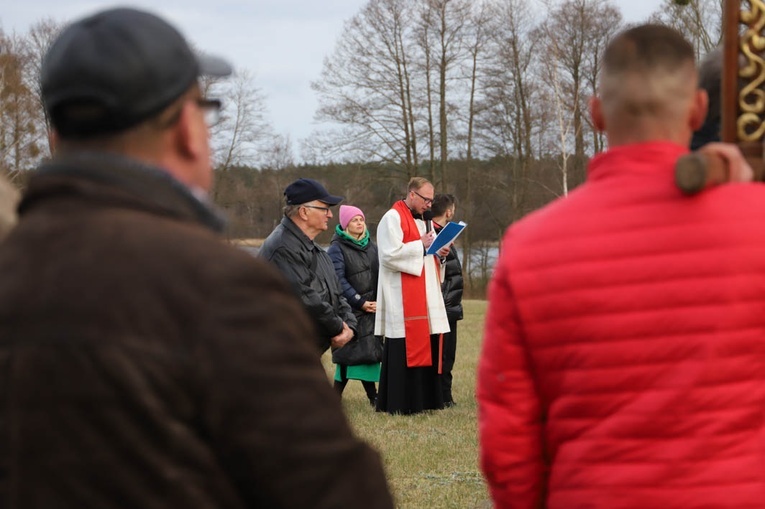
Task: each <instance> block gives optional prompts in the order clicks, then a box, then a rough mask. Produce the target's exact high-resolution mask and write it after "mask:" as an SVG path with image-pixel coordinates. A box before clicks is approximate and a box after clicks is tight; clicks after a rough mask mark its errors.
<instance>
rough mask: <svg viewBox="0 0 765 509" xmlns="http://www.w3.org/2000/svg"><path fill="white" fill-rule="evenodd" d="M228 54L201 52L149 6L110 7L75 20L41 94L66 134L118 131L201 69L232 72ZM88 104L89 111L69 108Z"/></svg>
mask: <svg viewBox="0 0 765 509" xmlns="http://www.w3.org/2000/svg"><path fill="white" fill-rule="evenodd" d="M231 72H232V68H231V66H230V65H229V64H228V63H227V62H225V61H224V60H222V59H220V58H217V57H212V56H207V55H196V54H195V53H194V52H193V51H192V50H191V48H190V47H189V45H188V43H187V42H186V40H185V39H184V37H183V35H181V33H180V32H178V30H176V29H175V28H174V27H173V26H171V25H170V24H168V23H167V22H166V21H164V20H163V19H161V18H159V17H157V16H155V15H153V14H150V13H148V12H144V11H139V10H136V9H129V8H118V9H109V10H105V11H102V12H99V13H97V14H94V15H92V16H89V17H87V18H84V19H81V20H79V21H75V22H74V23H72V24H70V25H69V26H67V27H66V28H64V30H63V31H62V32H61V34H60V35H59V36H58V38H57V39H56V40H55V41H54V42H53V44H52V45H51V47H50V49H49V50H48V53H47V54H46V55H45V58H44V59H43V63H42V69H41V73H40V74H41V77H40V82H41V86H42V98H43V103H44V105H45V109H46V110H47V112H48V114H49V116H50V119H51V123H52V124H53V127H54V128H55V129H56V131H57V132H58V134H59V136H61V137H62V138H72V137H74V138H84V137H88V136H93V135H99V134H106V133H112V132H119V131H122V130H124V129H127V128H129V127H132V126H134V125H136V124H138V123H140V122H141V121H143V120H146V119H148V118H150V117H152V116H154V115H156V114H158V113H159V112H161V111H162V110H163V109H165V108H166V107H167V106H169V105H170V104H171V103H172V102H173V101H174V100H176V99H178V98H179V97H180V96H181V95H182V94H183V93H184V92H186V91H187V90H188V89H189V88H190V87H191V85H192V84H193V83H194V81H195V80H196V79H197V78H198V77H199V76H202V75H207V76H227V75H229V74H231ZM67 105H78V106H83V107H87V108H88V111H92V112H93V114H92V115H89V116H88V117H87V118H83V117H80V116H78V117H77V118H70V116H69V115H67V108H66V106H67Z"/></svg>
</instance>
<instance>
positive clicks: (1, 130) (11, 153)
mask: <svg viewBox="0 0 765 509" xmlns="http://www.w3.org/2000/svg"><path fill="white" fill-rule="evenodd" d="M29 58H30V57H29V53H28V52H27V51H26V47H25V44H24V40H23V39H22V38H21V37H17V36H13V37H10V36H6V35H5V34H3V33H2V32H0V168H1V169H2V172H3V173H5V174H7V175H9V177H10V178H11V180H15V179H16V178H17V176H18V174H19V172H20V171H22V170H26V169H29V168H31V167H32V166H33V165H34V164H35V163H36V161H37V160H38V159H39V157H40V155H41V151H42V147H41V143H40V140H41V139H44V132H41V127H40V122H39V118H40V107H39V102H38V99H37V96H36V95H35V91H34V90H32V89H30V88H29V86H28V81H27V80H26V79H25V69H27V68H28V67H29Z"/></svg>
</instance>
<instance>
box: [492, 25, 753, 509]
mask: <svg viewBox="0 0 765 509" xmlns="http://www.w3.org/2000/svg"><path fill="white" fill-rule="evenodd" d="M603 62H604V68H603V71H602V74H601V77H600V83H599V86H600V87H599V96H598V97H597V98H594V99H593V100H592V103H591V110H592V111H591V113H592V118H593V122H594V125H595V126H596V127H597V128H598V129H601V130H603V131H605V133H606V136H607V138H608V142H609V147H610V148H609V150H608V151H606V152H605V153H602V154H599V155H597V156H596V157H594V158H593V159H592V161H591V162H590V165H589V170H588V171H589V174H588V181H587V183H585V184H584V185H582V186H580V187H579V188H578V189H577V190H576V191H574V192H573V193H571V195H570V196H569V197H568V198H566V199H562V200H559V201H557V202H555V203H553V204H551V205H550V206H548V207H546V208H544V209H542V210H540V211H538V212H536V213H534V214H532V215H530V216H529V217H527V218H525V219H524V220H522V221H520V222H518V223H517V224H515V225H513V226H512V227H511V228H510V229H509V230H508V232H507V234H506V236H505V238H504V241H503V245H502V253H501V255H500V260H499V262H498V265H497V267H496V271H495V274H494V277H493V280H492V284H491V287H490V292H489V300H490V304H489V311H488V315H487V322H486V330H485V341H484V345H483V351H482V355H481V360H480V365H479V379H478V400H479V409H480V410H479V420H480V441H481V465H482V468H483V471H484V473H485V476H486V479H487V481H488V483H489V487H490V490H491V494H492V497H493V498H494V501H495V503H496V506H497V507H498V508H531V507H549V508H566V509H573V508H582V507H587V508H608V509H614V508H641V509H642V508H662V509H669V508H693V507H715V508H719V507H731V508H734V507H735V508H744V507H763V506H764V505H765V227H763V224H762V221H763V217H765V186H762V185H761V184H745V185H726V186H719V187H717V188H715V189H711V190H709V191H708V192H705V193H702V194H700V195H698V196H695V197H687V196H683V195H682V194H681V192H680V191H679V190H678V189H677V188H676V187H675V185H674V181H673V170H674V165H675V162H676V161H677V159H678V158H679V157H680V156H682V155H683V154H686V153H687V152H688V150H687V148H686V147H688V144H689V140H690V138H691V134H692V132H693V131H694V130H695V129H697V128H698V127H699V126H700V125H701V123H702V121H703V119H704V116H705V111H706V103H707V97H706V94H705V93H704V92H703V91H701V90H699V89H698V88H697V73H696V68H695V65H694V53H693V48H692V47H691V45H690V44H688V42H687V41H685V40H684V39H683V37H682V36H681V35H680V34H679V33H677V32H676V31H674V30H672V29H670V28H667V27H662V26H656V25H644V26H639V27H635V28H632V29H630V30H627V31H626V32H623V33H622V34H620V35H619V36H617V37H616V38H615V39H614V40H613V41H612V42H611V43H610V44H609V46H608V48H607V49H606V52H605V54H604V59H603ZM709 149H710V150H712V151H715V152H716V153H718V154H719V155H721V156H723V157H724V158H725V159H727V160H728V162H729V165H730V170H731V173H732V174H734V175H739V176H740V178H741V179H746V178H747V175H748V174H749V173H750V172H751V169H750V168H748V166H746V163H744V162H743V160H742V159H741V156H740V154H739V153H738V151H737V150H736V149H735V147H732V146H728V145H719V144H718V145H712V146H711V147H710V148H709Z"/></svg>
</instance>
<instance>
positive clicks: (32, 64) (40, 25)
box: [24, 18, 64, 157]
mask: <svg viewBox="0 0 765 509" xmlns="http://www.w3.org/2000/svg"><path fill="white" fill-rule="evenodd" d="M63 27H64V24H63V23H61V22H58V21H55V20H54V19H52V18H44V19H42V20H40V21H38V22H37V23H35V24H34V25H32V27H31V28H30V29H29V33H28V35H27V37H26V38H25V43H24V47H25V53H26V55H27V58H26V61H27V65H26V66H25V69H24V81H25V83H26V86H27V87H28V88H29V89H30V90H33V91H34V94H35V99H36V100H37V103H38V109H39V112H40V115H39V116H38V117H39V119H38V121H39V122H40V123H41V125H40V129H39V130H40V132H41V133H43V137H44V143H41V146H44V147H45V149H43V155H44V156H46V157H48V156H50V154H51V151H52V147H51V146H50V137H49V136H47V133H48V132H49V131H50V128H51V126H50V119H49V118H48V113H47V112H46V111H45V107H44V105H43V101H42V89H41V85H40V75H41V71H42V62H43V58H45V54H46V53H47V52H48V48H50V46H51V44H53V41H54V40H55V39H56V37H57V36H58V34H59V32H61V29H62V28H63Z"/></svg>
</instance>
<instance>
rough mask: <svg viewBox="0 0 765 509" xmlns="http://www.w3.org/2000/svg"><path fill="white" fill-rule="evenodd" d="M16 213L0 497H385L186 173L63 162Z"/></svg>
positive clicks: (0, 388) (275, 277) (298, 502)
mask: <svg viewBox="0 0 765 509" xmlns="http://www.w3.org/2000/svg"><path fill="white" fill-rule="evenodd" d="M20 212H21V218H20V222H19V224H18V226H17V227H16V228H15V230H14V231H13V232H12V233H11V235H10V236H9V237H7V238H6V240H5V241H4V243H3V245H2V248H0V380H2V382H0V401H2V405H0V466H1V470H2V474H0V506H1V507H7V508H10V509H19V508H30V509H31V508H41V507H56V508H72V509H74V508H77V509H80V508H86V507H98V508H100V509H110V508H117V507H141V508H144V509H155V508H156V509H159V508H169V507H179V508H180V507H182V508H184V509H196V508H200V509H201V508H205V509H209V508H212V507H215V508H237V509H238V508H246V507H252V508H254V507H282V508H287V507H289V508H294V509H304V508H306V507H312V508H315V507H324V508H335V507H358V508H367V507H371V506H375V507H380V508H391V507H392V506H393V504H392V502H391V498H390V495H389V494H388V491H387V487H386V482H385V478H384V474H383V470H382V466H381V463H380V459H379V457H378V455H377V454H376V453H375V452H374V451H373V450H372V449H371V448H369V447H367V446H366V445H364V444H363V443H361V442H359V441H358V440H357V439H355V438H354V437H353V435H352V433H351V430H350V428H349V426H348V423H347V421H346V420H345V418H344V416H343V413H342V409H341V407H340V404H339V400H338V399H337V396H336V395H335V394H334V392H333V391H332V389H331V387H330V386H329V384H327V379H326V374H325V372H324V370H323V369H322V367H321V365H320V363H319V362H318V360H317V358H316V351H315V347H314V342H313V340H312V339H311V337H312V330H313V329H312V326H311V323H310V320H309V319H308V317H307V316H306V314H305V311H304V310H303V308H302V306H301V305H300V303H299V301H298V300H297V299H295V297H294V295H292V293H291V291H290V289H289V287H288V285H287V284H286V282H285V281H284V278H283V277H282V276H281V275H280V274H278V272H277V271H276V270H274V269H273V268H272V267H270V266H269V265H267V264H266V263H263V262H262V261H258V260H256V259H254V258H253V257H252V256H250V255H249V254H247V253H245V252H243V251H240V250H238V249H236V248H234V247H231V246H230V245H228V244H226V243H224V242H223V241H222V240H221V239H220V238H219V236H218V235H217V234H215V233H214V232H213V231H210V228H211V227H216V228H217V227H219V226H220V222H219V221H218V220H217V219H216V217H215V216H214V215H213V214H211V213H210V211H209V209H208V208H207V207H205V206H204V205H203V204H202V203H201V202H199V201H198V200H197V199H195V198H194V197H193V196H192V195H191V194H190V193H189V192H188V191H187V190H186V188H185V187H183V186H181V185H180V184H179V183H177V182H176V181H175V180H173V179H171V178H170V177H169V176H168V175H167V174H165V173H164V172H161V171H159V170H153V169H148V168H146V167H143V166H140V165H139V164H137V163H135V162H131V161H129V160H126V159H121V158H116V157H108V156H103V155H101V156H93V157H87V158H82V159H81V158H76V159H70V160H67V161H64V160H62V161H59V162H54V163H51V164H49V165H46V166H45V167H44V168H43V169H41V170H39V171H38V172H37V174H35V175H34V176H33V177H32V179H31V181H30V182H29V186H28V189H27V193H26V196H25V198H24V200H23V202H22V204H21V210H20ZM338 472H343V475H340V476H338V475H337V473H338Z"/></svg>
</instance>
